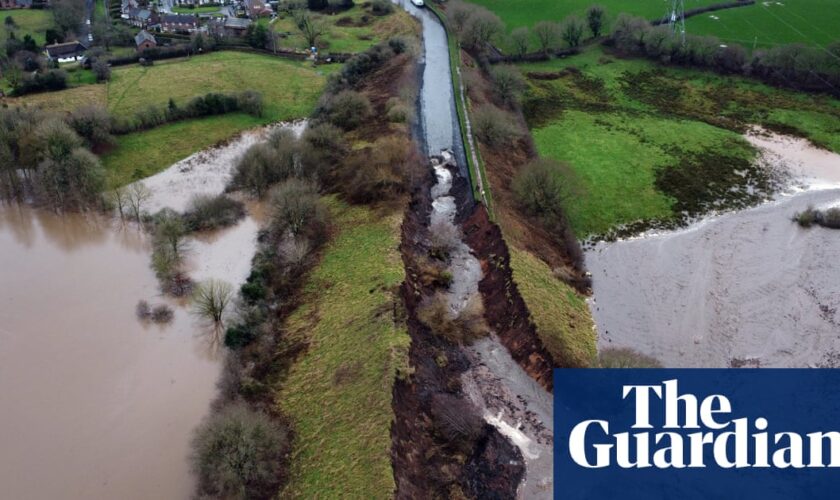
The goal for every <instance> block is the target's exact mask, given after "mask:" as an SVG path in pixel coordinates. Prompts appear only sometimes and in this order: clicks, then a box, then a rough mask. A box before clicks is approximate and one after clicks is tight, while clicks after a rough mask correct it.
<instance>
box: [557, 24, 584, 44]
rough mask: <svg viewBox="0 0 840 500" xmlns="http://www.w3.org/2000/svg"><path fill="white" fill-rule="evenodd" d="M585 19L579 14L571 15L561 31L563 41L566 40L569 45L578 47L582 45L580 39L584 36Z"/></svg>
mask: <svg viewBox="0 0 840 500" xmlns="http://www.w3.org/2000/svg"><path fill="white" fill-rule="evenodd" d="M583 30H584V26H583V21H582V20H581V19H580V18H579V17H578V16H569V17H567V18H566V20H565V21H563V27H562V29H561V33H562V36H563V41H565V42H566V43H567V44H568V45H569V47H577V46H578V45H580V40H581V38H583Z"/></svg>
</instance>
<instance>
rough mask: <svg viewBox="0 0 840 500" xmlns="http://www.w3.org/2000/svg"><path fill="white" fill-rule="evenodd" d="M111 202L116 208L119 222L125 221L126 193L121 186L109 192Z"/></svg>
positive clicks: (126, 208)
mask: <svg viewBox="0 0 840 500" xmlns="http://www.w3.org/2000/svg"><path fill="white" fill-rule="evenodd" d="M111 201H113V202H114V205H115V206H116V207H117V213H118V214H120V220H125V215H126V211H127V210H128V191H127V190H126V189H125V188H124V187H123V186H120V187H117V188H114V189H113V190H112V191H111Z"/></svg>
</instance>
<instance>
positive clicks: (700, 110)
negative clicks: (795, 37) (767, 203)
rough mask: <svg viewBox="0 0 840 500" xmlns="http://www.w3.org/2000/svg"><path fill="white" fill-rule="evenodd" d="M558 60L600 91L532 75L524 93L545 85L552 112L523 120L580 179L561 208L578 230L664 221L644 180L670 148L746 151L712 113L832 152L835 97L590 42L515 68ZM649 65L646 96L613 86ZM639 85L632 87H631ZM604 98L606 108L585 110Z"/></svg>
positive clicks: (667, 159) (838, 116) (671, 154)
mask: <svg viewBox="0 0 840 500" xmlns="http://www.w3.org/2000/svg"><path fill="white" fill-rule="evenodd" d="M605 63H606V64H605ZM567 66H575V67H577V68H579V69H581V70H582V71H583V74H584V75H585V76H587V77H588V78H590V79H591V80H593V81H596V82H597V81H600V82H601V83H602V84H603V89H604V91H603V95H594V94H593V93H591V92H587V89H586V88H579V86H578V85H576V84H574V83H572V80H571V79H569V78H563V79H559V80H554V81H550V82H545V81H543V82H540V81H534V80H532V81H531V83H530V90H529V95H530V96H531V98H538V99H547V98H549V96H550V94H551V92H549V91H548V90H550V89H552V88H553V89H554V90H555V91H556V92H557V93H556V95H554V97H553V98H555V99H558V100H559V102H560V105H559V106H558V109H557V115H556V116H555V117H554V118H553V119H552V120H550V121H549V122H548V123H543V122H542V120H541V121H539V122H538V123H536V124H535V123H532V125H533V130H532V133H533V136H534V139H535V141H536V144H537V148H538V150H539V151H540V153H541V154H543V155H547V156H550V157H554V158H556V159H559V160H564V161H568V162H569V163H571V165H572V167H573V168H574V169H575V171H576V172H577V173H578V174H579V176H580V178H581V181H582V184H583V189H582V194H581V195H580V196H579V197H578V198H576V199H575V200H574V202H573V203H570V206H569V208H568V211H569V216H570V219H571V221H572V225H573V227H574V228H575V230H576V231H577V234H578V236H580V237H584V236H587V235H590V234H594V233H602V232H604V231H606V230H608V229H609V228H611V227H614V226H615V225H618V224H622V223H627V222H632V221H634V220H638V219H645V218H651V217H653V218H660V217H666V218H667V216H668V214H669V212H670V208H669V200H668V198H666V197H665V196H664V195H663V194H662V193H660V192H658V191H657V190H656V189H655V187H654V186H653V178H654V173H655V171H656V169H657V168H660V167H663V166H667V165H669V164H673V163H674V162H675V161H678V160H679V152H678V151H676V150H675V146H676V147H678V148H679V149H680V150H683V151H691V152H702V151H704V150H708V151H720V150H722V149H723V150H726V151H729V152H731V151H732V145H733V144H735V145H736V146H735V147H736V148H738V147H743V148H744V149H743V153H742V154H749V149H748V148H746V146H744V145H743V143H742V142H741V141H739V140H738V135H739V134H738V133H737V132H733V131H731V130H727V129H725V128H719V127H717V126H714V125H711V124H716V123H717V121H718V120H721V119H725V120H727V123H728V125H727V126H728V127H730V128H731V127H732V126H743V125H746V124H750V123H762V124H765V125H772V124H782V125H786V126H794V127H796V128H797V129H799V131H800V133H801V134H802V135H805V136H808V137H809V138H811V139H812V140H814V141H815V142H817V143H819V144H822V145H824V146H827V147H831V148H834V149H835V150H840V140H838V139H837V135H836V134H837V132H838V130H840V102H838V101H836V100H832V99H829V98H826V97H821V96H809V95H803V94H797V93H793V92H788V91H783V90H779V89H774V88H770V87H767V86H765V85H761V84H759V83H756V82H754V81H750V80H747V79H743V78H723V77H720V76H717V75H714V74H711V73H705V72H699V71H693V70H684V69H677V68H664V69H663V68H660V67H657V66H656V65H654V64H652V63H649V62H647V61H642V60H615V59H612V58H606V59H605V58H604V57H603V53H602V52H601V51H600V50H597V49H594V50H590V51H588V52H586V53H584V54H582V55H580V56H576V57H572V58H568V59H564V60H553V61H550V62H548V63H538V64H527V65H523V66H522V69H523V70H524V71H526V72H529V71H543V72H545V71H558V70H560V69H563V68H564V67H567ZM651 70H656V71H660V73H656V75H657V76H656V77H657V78H660V81H658V83H657V86H653V87H652V90H651V91H650V92H649V93H648V94H643V96H642V97H639V96H638V95H635V96H633V95H631V94H632V92H629V91H628V89H626V88H625V87H623V86H622V84H621V79H622V77H623V76H627V75H630V76H633V75H638V74H639V73H640V72H644V71H648V72H649V71H651ZM641 83H644V82H642V81H641V80H640V81H639V84H638V85H635V88H634V89H632V90H636V91H638V90H639V88H641V87H640V85H641ZM604 104H606V105H607V106H608V108H607V109H606V110H604V109H603V108H602V109H598V108H597V107H593V106H594V105H601V106H603V105H604ZM668 106H670V108H669V107H668ZM710 123H711V124H710ZM733 141H734V142H733ZM738 144H740V146H737V145H738ZM675 154H676V155H677V156H675Z"/></svg>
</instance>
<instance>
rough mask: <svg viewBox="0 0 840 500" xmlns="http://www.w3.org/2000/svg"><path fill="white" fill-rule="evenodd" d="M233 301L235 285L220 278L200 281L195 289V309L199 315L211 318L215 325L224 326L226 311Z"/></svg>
mask: <svg viewBox="0 0 840 500" xmlns="http://www.w3.org/2000/svg"><path fill="white" fill-rule="evenodd" d="M232 301H233V287H232V286H231V285H230V283H227V282H224V281H220V280H215V279H211V280H207V281H204V282H202V283H199V284H198V286H196V287H195V290H194V291H193V309H194V311H195V313H196V314H197V315H198V316H201V317H203V318H206V319H209V320H211V321H212V322H213V324H214V325H216V326H217V327H219V328H221V327H222V326H224V317H225V311H226V310H227V308H228V306H229V305H230V304H231V302H232Z"/></svg>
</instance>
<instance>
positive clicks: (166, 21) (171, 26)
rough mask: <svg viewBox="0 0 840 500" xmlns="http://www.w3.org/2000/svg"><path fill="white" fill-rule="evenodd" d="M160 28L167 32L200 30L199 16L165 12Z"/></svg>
mask: <svg viewBox="0 0 840 500" xmlns="http://www.w3.org/2000/svg"><path fill="white" fill-rule="evenodd" d="M160 29H161V31H165V32H167V33H175V32H178V31H188V32H190V33H192V32H193V31H197V30H198V18H197V17H196V16H189V15H186V14H164V15H162V16H160Z"/></svg>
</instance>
